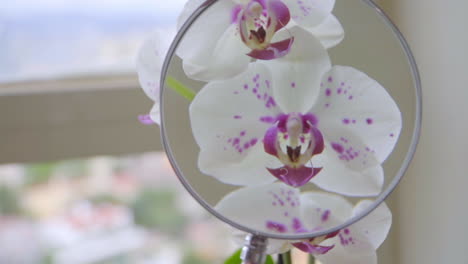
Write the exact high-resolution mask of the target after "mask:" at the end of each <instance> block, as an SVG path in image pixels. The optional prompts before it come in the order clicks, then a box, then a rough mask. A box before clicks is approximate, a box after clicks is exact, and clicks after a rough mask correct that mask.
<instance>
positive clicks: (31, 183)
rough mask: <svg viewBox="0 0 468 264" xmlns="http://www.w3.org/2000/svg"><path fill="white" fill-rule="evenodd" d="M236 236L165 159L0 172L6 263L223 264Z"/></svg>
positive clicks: (0, 254) (102, 160) (96, 160)
mask: <svg viewBox="0 0 468 264" xmlns="http://www.w3.org/2000/svg"><path fill="white" fill-rule="evenodd" d="M230 233H231V230H230V229H229V228H228V227H227V226H226V225H225V224H222V223H221V222H220V221H218V220H217V219H214V218H213V217H211V216H208V213H206V212H205V211H204V209H203V208H202V207H201V206H200V205H198V204H197V203H196V202H195V201H194V200H193V198H192V197H190V196H189V194H188V193H187V192H186V191H185V189H183V187H182V185H181V184H180V183H179V182H178V180H177V177H176V176H175V175H174V174H173V171H172V168H171V167H170V164H169V162H168V160H167V158H166V156H165V155H164V154H163V153H146V154H140V155H132V156H126V157H93V158H89V159H84V160H68V161H58V162H54V163H43V164H26V165H19V164H9V165H2V166H0V263H1V264H29V263H30V264H85V263H86V264H126V263H128V264H149V263H151V264H176V263H183V264H199V263H200V264H201V263H222V262H223V259H225V258H226V257H227V256H229V255H230V254H232V253H233V252H234V251H235V246H234V245H233V243H232V241H231V235H230Z"/></svg>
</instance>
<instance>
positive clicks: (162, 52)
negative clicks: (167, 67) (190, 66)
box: [136, 33, 169, 103]
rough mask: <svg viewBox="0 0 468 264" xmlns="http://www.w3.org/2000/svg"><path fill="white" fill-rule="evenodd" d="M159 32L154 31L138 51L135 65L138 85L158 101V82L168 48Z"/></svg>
mask: <svg viewBox="0 0 468 264" xmlns="http://www.w3.org/2000/svg"><path fill="white" fill-rule="evenodd" d="M163 39H165V38H163V37H161V34H159V33H155V34H153V35H152V36H151V37H150V38H148V39H147V40H146V41H145V42H144V43H143V45H142V46H141V48H140V50H139V51H138V55H137V60H136V67H137V72H138V80H139V82H140V86H141V87H142V88H143V90H144V91H145V93H146V95H147V96H148V97H149V98H151V99H152V100H153V101H155V102H156V103H159V82H160V78H161V69H162V65H163V62H164V57H165V56H166V52H167V50H168V48H169V45H168V43H165V42H164V41H163Z"/></svg>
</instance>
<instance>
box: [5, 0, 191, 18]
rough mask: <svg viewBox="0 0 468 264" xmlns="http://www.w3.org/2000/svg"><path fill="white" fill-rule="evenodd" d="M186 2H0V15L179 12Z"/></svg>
mask: <svg viewBox="0 0 468 264" xmlns="http://www.w3.org/2000/svg"><path fill="white" fill-rule="evenodd" d="M186 1H187V0H2V4H1V5H0V14H3V15H8V16H15V15H30V14H41V13H58V14H64V13H65V14H66V13H78V14H90V15H92V14H102V13H103V12H104V13H108V14H119V13H126V14H127V13H141V12H148V13H151V12H154V13H155V14H157V13H159V14H161V13H169V12H179V11H180V10H182V7H183V5H184V4H185V2H186Z"/></svg>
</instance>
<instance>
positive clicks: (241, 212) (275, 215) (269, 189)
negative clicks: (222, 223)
mask: <svg viewBox="0 0 468 264" xmlns="http://www.w3.org/2000/svg"><path fill="white" fill-rule="evenodd" d="M299 207H300V196H299V190H298V189H296V188H292V187H289V186H287V185H285V184H282V183H274V184H269V185H263V186H256V187H247V188H242V189H239V190H236V191H234V192H232V193H230V194H228V195H226V196H225V197H224V198H223V199H222V200H221V201H220V202H219V203H218V204H217V205H216V206H215V209H216V210H217V211H218V212H219V213H221V214H222V215H223V216H225V217H227V218H228V219H230V220H232V221H234V222H236V223H239V224H241V225H243V226H246V227H249V228H252V229H255V230H259V231H264V232H268V233H280V234H294V233H296V228H297V225H298V219H299V215H300V211H299ZM259 208H260V209H261V211H259ZM269 244H270V245H269V250H268V251H269V252H268V253H270V254H271V253H278V252H284V251H285V250H287V249H288V248H290V245H288V244H289V242H288V241H285V240H283V241H281V240H272V241H269Z"/></svg>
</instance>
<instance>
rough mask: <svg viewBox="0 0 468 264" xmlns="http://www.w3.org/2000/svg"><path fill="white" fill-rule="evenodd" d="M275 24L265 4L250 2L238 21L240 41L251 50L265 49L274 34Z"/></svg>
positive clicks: (274, 19)
mask: <svg viewBox="0 0 468 264" xmlns="http://www.w3.org/2000/svg"><path fill="white" fill-rule="evenodd" d="M276 23H277V20H276V18H275V17H274V16H273V14H272V12H269V11H268V9H267V6H266V4H265V3H259V2H257V1H256V0H253V1H250V2H249V3H248V4H247V6H246V7H245V9H244V11H243V13H242V15H241V18H240V21H239V30H240V33H241V37H242V41H243V42H244V43H245V44H246V45H247V46H248V47H249V48H251V49H264V48H266V47H267V46H268V45H269V44H270V41H271V38H272V37H273V35H274V33H275V28H276Z"/></svg>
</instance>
